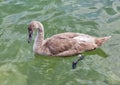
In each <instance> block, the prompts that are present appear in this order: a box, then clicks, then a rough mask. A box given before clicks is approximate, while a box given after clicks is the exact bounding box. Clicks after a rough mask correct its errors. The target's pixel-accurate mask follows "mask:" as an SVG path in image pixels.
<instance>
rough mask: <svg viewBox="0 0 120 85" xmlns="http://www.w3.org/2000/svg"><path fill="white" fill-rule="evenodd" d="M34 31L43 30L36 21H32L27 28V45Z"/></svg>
mask: <svg viewBox="0 0 120 85" xmlns="http://www.w3.org/2000/svg"><path fill="white" fill-rule="evenodd" d="M35 29H43V25H42V24H41V23H40V22H38V21H32V22H31V23H30V24H29V26H28V34H29V36H28V43H30V41H31V40H32V35H33V32H34V30H35Z"/></svg>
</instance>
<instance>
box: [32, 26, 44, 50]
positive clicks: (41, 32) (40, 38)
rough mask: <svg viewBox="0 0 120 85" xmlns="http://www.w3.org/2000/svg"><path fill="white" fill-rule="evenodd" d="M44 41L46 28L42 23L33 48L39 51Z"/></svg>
mask: <svg viewBox="0 0 120 85" xmlns="http://www.w3.org/2000/svg"><path fill="white" fill-rule="evenodd" d="M43 41H44V28H43V26H42V25H40V26H39V28H38V30H37V36H36V38H35V42H34V46H33V50H34V51H35V52H37V51H38V50H39V49H40V48H41V47H42V44H43Z"/></svg>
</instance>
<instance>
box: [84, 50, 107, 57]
mask: <svg viewBox="0 0 120 85" xmlns="http://www.w3.org/2000/svg"><path fill="white" fill-rule="evenodd" d="M83 55H98V56H101V57H104V58H106V57H108V55H107V54H106V53H105V52H104V51H103V50H102V49H101V48H97V49H95V50H93V51H88V52H85V53H83Z"/></svg>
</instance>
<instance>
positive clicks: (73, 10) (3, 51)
mask: <svg viewBox="0 0 120 85" xmlns="http://www.w3.org/2000/svg"><path fill="white" fill-rule="evenodd" d="M32 20H38V21H41V22H42V23H43V25H44V28H45V37H46V38H47V37H50V36H52V35H54V34H57V33H61V32H81V33H86V34H89V35H92V36H97V37H101V36H109V35H111V36H112V39H111V40H110V41H108V42H106V43H105V44H104V45H103V46H102V47H100V48H99V49H96V50H95V51H92V52H88V53H84V55H85V58H84V59H83V60H82V61H81V62H79V63H78V65H77V68H76V69H75V70H73V69H71V63H72V62H73V61H74V60H76V59H77V57H68V58H55V57H44V56H38V55H34V53H33V52H32V45H33V42H32V43H31V44H28V43H27V36H28V33H27V26H28V24H29V23H30V21H32ZM34 37H35V36H34ZM0 85H120V1H119V0H0Z"/></svg>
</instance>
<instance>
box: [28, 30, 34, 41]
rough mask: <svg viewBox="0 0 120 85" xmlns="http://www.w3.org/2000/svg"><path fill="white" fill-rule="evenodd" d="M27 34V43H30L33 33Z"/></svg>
mask: <svg viewBox="0 0 120 85" xmlns="http://www.w3.org/2000/svg"><path fill="white" fill-rule="evenodd" d="M28 33H29V36H28V43H30V42H31V40H32V34H33V32H32V31H28Z"/></svg>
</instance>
